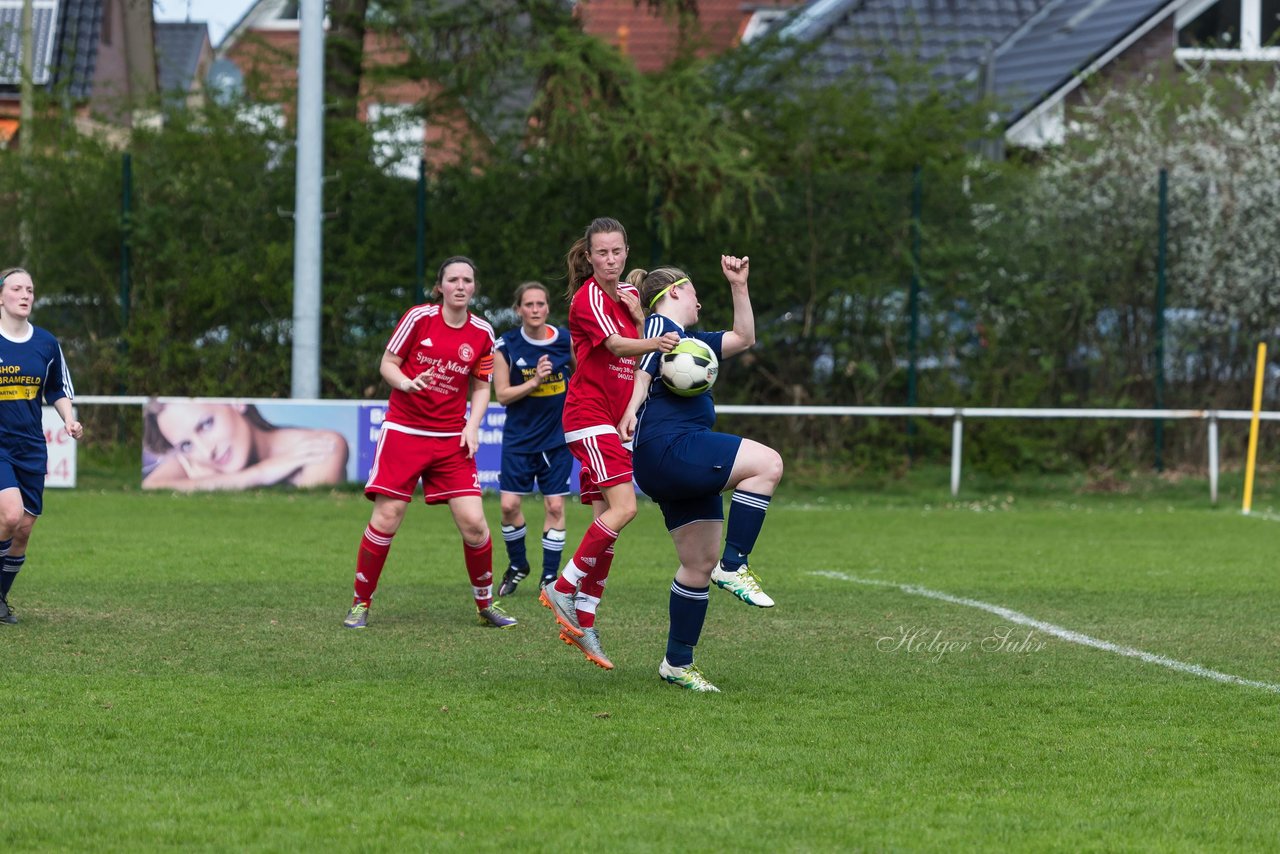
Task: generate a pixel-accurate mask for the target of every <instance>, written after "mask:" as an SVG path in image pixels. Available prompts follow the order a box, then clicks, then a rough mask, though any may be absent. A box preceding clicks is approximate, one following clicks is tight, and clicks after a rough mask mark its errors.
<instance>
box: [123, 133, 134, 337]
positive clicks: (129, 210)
mask: <svg viewBox="0 0 1280 854" xmlns="http://www.w3.org/2000/svg"><path fill="white" fill-rule="evenodd" d="M120 184H121V189H120V343H121V345H123V346H124V347H125V349H127V348H128V345H127V344H126V343H125V340H124V333H125V330H126V329H128V327H129V277H130V275H131V271H130V260H131V259H130V257H129V256H130V248H131V247H130V241H131V237H132V231H133V218H132V214H133V157H132V155H130V154H129V153H127V152H126V153H125V154H124V156H123V160H122V163H121V167H120Z"/></svg>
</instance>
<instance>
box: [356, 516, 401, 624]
mask: <svg viewBox="0 0 1280 854" xmlns="http://www.w3.org/2000/svg"><path fill="white" fill-rule="evenodd" d="M394 536H395V534H384V533H383V532H382V531H379V530H378V529H377V528H375V527H373V525H372V524H370V525H369V527H367V528H365V529H364V537H362V538H361V539H360V551H359V553H358V554H357V555H356V595H355V600H354V601H353V602H352V604H355V603H356V602H363V603H365V604H366V605H368V604H369V600H370V599H372V598H373V591H375V590H377V589H378V578H379V577H380V576H381V575H382V567H383V565H384V564H386V562H387V552H389V551H391V538H392V537H394Z"/></svg>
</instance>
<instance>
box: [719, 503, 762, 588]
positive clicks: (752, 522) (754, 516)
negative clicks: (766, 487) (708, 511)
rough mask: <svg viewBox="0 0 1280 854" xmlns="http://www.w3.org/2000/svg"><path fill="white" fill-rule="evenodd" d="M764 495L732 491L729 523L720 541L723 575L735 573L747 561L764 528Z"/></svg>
mask: <svg viewBox="0 0 1280 854" xmlns="http://www.w3.org/2000/svg"><path fill="white" fill-rule="evenodd" d="M769 498H770V496H768V495H760V494H759V493H756V492H746V491H744V490H741V489H736V490H734V492H733V500H732V501H731V502H729V524H728V525H727V526H726V529H727V530H726V532H725V538H724V554H723V555H721V557H720V566H721V568H722V569H723V570H724V571H725V572H737V571H738V570H739V569H742V565H743V564H744V563H746V562H747V557H748V556H749V555H750V554H751V550H752V549H753V548H755V546H756V539H757V538H758V537H759V536H760V528H762V527H763V526H764V513H765V511H766V510H768V509H769Z"/></svg>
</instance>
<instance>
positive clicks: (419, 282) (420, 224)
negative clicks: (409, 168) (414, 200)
mask: <svg viewBox="0 0 1280 854" xmlns="http://www.w3.org/2000/svg"><path fill="white" fill-rule="evenodd" d="M414 263H415V267H414V270H415V272H416V278H415V279H414V282H415V283H416V290H415V295H414V296H415V299H416V301H417V304H419V305H421V304H422V303H424V302H426V301H427V285H426V276H427V161H426V159H425V158H424V159H421V160H419V161H418V220H417V245H416V247H415V248H414Z"/></svg>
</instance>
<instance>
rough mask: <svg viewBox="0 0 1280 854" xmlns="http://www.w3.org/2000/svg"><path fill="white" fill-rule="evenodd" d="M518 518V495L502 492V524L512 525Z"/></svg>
mask: <svg viewBox="0 0 1280 854" xmlns="http://www.w3.org/2000/svg"><path fill="white" fill-rule="evenodd" d="M519 520H520V496H518V495H512V494H510V493H507V492H504V493H503V494H502V524H504V525H514V524H516V522H518V521H519Z"/></svg>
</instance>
